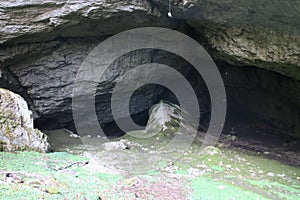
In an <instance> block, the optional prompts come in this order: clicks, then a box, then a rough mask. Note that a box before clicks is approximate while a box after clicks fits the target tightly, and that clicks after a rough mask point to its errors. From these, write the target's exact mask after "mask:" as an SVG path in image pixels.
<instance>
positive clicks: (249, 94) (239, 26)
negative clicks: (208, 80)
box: [0, 0, 300, 134]
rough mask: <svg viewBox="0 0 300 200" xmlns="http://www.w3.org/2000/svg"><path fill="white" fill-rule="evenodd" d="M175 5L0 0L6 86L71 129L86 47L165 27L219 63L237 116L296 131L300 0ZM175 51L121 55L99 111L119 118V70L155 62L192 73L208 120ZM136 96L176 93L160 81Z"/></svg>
mask: <svg viewBox="0 0 300 200" xmlns="http://www.w3.org/2000/svg"><path fill="white" fill-rule="evenodd" d="M171 5H172V6H171V8H172V15H173V18H168V17H167V12H168V1H164V0H134V1H131V0H125V1H124V0H123V1H118V0H114V1H98V0H94V1H88V0H86V1H82V0H81V1H77V0H72V1H67V0H59V1H56V0H46V1H42V0H29V1H17V2H16V1H12V0H8V1H5V2H0V47H1V48H0V86H1V87H5V88H8V89H10V90H12V91H15V92H17V93H19V94H21V95H22V96H23V97H24V98H25V99H26V101H27V102H28V103H29V106H30V108H31V109H32V110H33V112H34V118H35V119H36V122H37V123H38V124H39V125H40V126H41V127H43V128H50V129H51V128H59V127H67V128H70V127H72V126H73V125H72V123H73V122H72V114H71V98H72V89H73V83H74V79H75V76H76V72H77V69H78V68H79V66H80V64H81V62H82V61H83V59H84V58H85V56H86V55H87V54H88V53H89V51H90V50H91V49H92V48H93V47H95V45H97V44H98V43H99V42H101V41H103V40H104V39H106V38H108V37H109V36H111V35H113V34H116V33H118V32H120V31H123V30H128V29H130V28H135V27H143V26H160V27H167V28H172V29H175V30H178V31H181V32H183V33H185V34H187V35H189V36H191V37H192V38H194V39H195V40H197V41H198V42H199V43H200V44H202V45H203V46H204V47H205V48H206V49H207V50H208V51H209V52H210V54H211V55H212V56H213V58H214V59H215V60H216V61H217V62H218V66H219V68H220V70H221V71H222V73H223V77H224V81H225V84H226V87H227V90H228V95H229V100H230V101H229V107H230V109H232V110H236V112H235V113H237V114H235V115H236V116H239V115H243V116H248V117H249V116H250V118H252V119H255V118H257V119H260V120H261V121H262V122H263V121H266V122H267V123H268V124H271V125H273V126H274V127H275V128H278V127H280V128H281V129H283V130H285V131H286V132H291V133H293V134H296V133H297V134H299V132H300V131H297V130H299V128H297V127H299V124H300V122H299V118H300V117H299V115H300V114H299V112H297V110H299V102H300V99H299V96H300V95H299V94H300V92H299V81H297V80H300V69H299V68H300V48H299V47H300V14H299V13H300V2H299V1H295V0H270V1H260V0H253V1H247V0H237V1H232V0H173V1H172V3H171ZM170 56H171V55H170V54H167V53H165V52H159V53H157V52H156V51H151V50H148V51H146V50H145V51H140V52H132V53H130V54H128V55H126V56H125V57H123V58H120V59H118V60H117V61H116V62H115V63H114V64H113V65H112V66H111V68H110V70H108V72H107V76H106V78H105V79H103V80H102V82H101V84H100V85H101V86H99V88H98V90H97V91H98V93H97V104H96V109H97V110H98V111H99V113H100V112H101V114H99V116H98V118H99V120H100V121H101V122H102V123H108V122H111V120H112V117H111V111H110V102H109V99H110V95H111V92H112V89H113V86H114V84H115V82H116V80H117V78H118V77H119V76H120V75H122V74H124V73H125V72H126V71H127V70H128V69H130V68H132V67H134V66H137V65H139V64H143V63H149V62H153V61H156V62H160V63H164V64H168V65H172V66H175V67H177V69H178V70H179V71H181V72H182V73H184V74H185V75H186V76H187V77H188V79H189V80H190V81H191V82H193V84H194V87H195V89H196V90H197V93H198V95H199V99H202V100H203V99H204V100H203V103H202V105H201V106H202V107H203V109H201V110H203V111H204V112H203V115H204V116H205V117H206V121H208V119H209V99H208V98H207V94H206V92H207V91H206V89H205V87H204V86H203V83H202V82H201V80H200V79H199V78H195V77H193V76H194V73H193V71H192V69H191V66H189V65H188V64H187V63H186V62H184V61H182V59H180V58H177V57H174V56H173V57H170ZM257 67H258V68H264V69H266V70H269V71H273V72H276V73H271V72H270V73H269V72H266V71H264V70H258V69H257ZM228 71H229V72H228ZM277 73H279V74H281V75H282V76H281V75H278V74H277ZM227 75H228V76H227ZM287 77H289V78H287ZM266 91H269V92H267V93H266ZM138 96H141V97H142V98H141V99H139V100H138V99H137V100H136V101H134V102H132V105H133V108H132V109H131V111H132V114H137V113H140V112H142V111H145V110H147V109H148V108H149V107H150V106H151V105H152V104H153V103H155V102H157V100H158V99H159V98H160V97H162V96H164V97H166V98H171V97H170V94H167V92H166V91H165V90H164V89H163V88H161V87H157V86H149V87H148V88H146V89H144V90H142V91H140V95H138ZM285 96H286V98H284V97H285ZM242 102H246V103H242ZM261 104H263V105H264V106H262V107H263V109H260V105H261ZM244 105H247V106H244ZM277 105H279V106H277ZM277 108H278V109H277ZM257 116H259V117H257ZM233 118H234V117H233ZM244 118H245V117H244ZM204 121H205V119H204ZM204 123H205V122H204Z"/></svg>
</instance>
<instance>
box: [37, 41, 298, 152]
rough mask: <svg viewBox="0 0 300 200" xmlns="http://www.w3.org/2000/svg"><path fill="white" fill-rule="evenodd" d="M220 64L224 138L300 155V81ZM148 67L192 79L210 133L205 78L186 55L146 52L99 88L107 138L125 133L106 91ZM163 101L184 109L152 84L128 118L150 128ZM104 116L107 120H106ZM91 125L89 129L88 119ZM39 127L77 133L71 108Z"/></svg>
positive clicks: (125, 60)
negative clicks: (164, 68) (152, 113)
mask: <svg viewBox="0 0 300 200" xmlns="http://www.w3.org/2000/svg"><path fill="white" fill-rule="evenodd" d="M85 42H86V41H84V42H83V44H85ZM214 61H215V63H216V65H217V67H218V69H219V71H220V74H221V76H222V78H223V82H224V85H225V89H226V95H227V116H226V122H225V124H224V129H223V133H224V135H234V136H237V137H238V138H240V139H241V140H242V143H236V144H234V145H236V146H241V147H242V148H245V149H250V150H254V151H261V152H263V151H264V149H263V148H262V147H265V146H267V148H268V149H272V148H277V149H278V147H284V148H283V149H281V150H280V151H290V150H291V151H299V145H298V144H299V139H297V138H299V134H300V122H299V119H300V117H299V116H300V112H299V111H300V109H299V108H300V101H299V95H298V94H300V81H298V80H296V79H293V78H289V77H286V76H283V75H281V74H278V73H276V72H272V71H269V70H266V69H262V68H257V67H255V66H235V65H231V64H229V63H227V62H225V61H223V60H219V59H216V58H214ZM145 63H160V64H165V65H167V66H171V67H172V68H173V69H175V70H177V71H178V72H180V73H181V74H182V75H183V76H184V77H185V78H186V80H188V82H189V83H190V85H191V86H192V88H193V89H194V91H195V93H196V94H197V98H198V103H199V108H200V111H201V116H200V119H201V121H200V123H199V127H201V128H200V129H201V130H204V131H205V130H207V127H208V125H209V122H210V117H211V116H210V113H211V105H210V95H209V92H208V89H207V86H206V84H205V82H204V81H203V78H202V77H201V75H200V74H199V73H198V72H197V71H196V69H194V67H193V66H192V65H191V64H190V63H188V62H187V61H186V60H184V59H183V58H181V57H180V56H177V55H175V54H172V53H170V52H166V51H163V50H157V49H143V50H139V51H133V52H130V53H127V54H125V55H124V56H122V57H120V58H118V59H117V60H116V61H115V62H114V63H113V64H112V65H111V66H112V68H111V71H107V77H108V79H107V80H106V82H104V83H105V84H106V85H103V84H99V88H97V94H99V95H96V98H95V101H96V105H95V109H96V112H97V117H98V120H99V123H100V124H101V127H102V129H103V130H104V133H105V134H106V135H107V137H109V138H118V137H120V136H122V135H124V134H125V133H124V132H123V131H122V130H120V129H119V127H118V126H117V125H116V123H115V121H114V119H113V116H112V113H111V108H110V98H111V92H106V93H103V91H104V90H105V91H112V88H113V87H114V86H115V80H116V79H117V77H119V76H121V75H122V73H123V74H124V73H125V72H126V70H128V69H132V68H134V67H135V66H138V65H141V64H145ZM119 68H120V69H119ZM119 71H121V72H119ZM160 100H165V101H169V102H172V103H175V104H178V100H177V98H176V96H175V95H174V94H173V93H172V91H170V90H168V89H167V88H165V87H162V86H159V85H151V84H147V85H145V86H143V87H141V88H139V89H138V90H136V91H135V92H134V94H133V95H132V97H131V100H130V114H131V116H128V117H131V118H132V119H133V121H134V122H136V123H137V124H138V125H141V126H145V125H146V123H147V121H148V119H149V109H150V108H151V106H153V105H154V104H156V103H158V102H159V101H160ZM71 104H72V99H71V98H70V99H65V100H64V101H63V102H62V105H63V108H65V107H67V106H65V105H71ZM67 108H68V107H67ZM141 108H143V109H141ZM103 112H105V113H104V114H103ZM103 116H105V118H106V119H107V120H103ZM86 119H88V116H87V118H86ZM86 122H87V125H86V126H87V130H89V128H90V127H89V126H88V124H89V123H88V120H87V121H86ZM35 125H36V127H37V128H39V129H41V130H53V129H59V128H66V129H69V130H71V131H73V132H75V133H76V129H75V125H74V121H73V117H72V111H71V110H70V109H69V110H62V111H61V110H59V112H56V113H52V114H48V115H43V116H41V117H39V118H37V119H35ZM92 134H93V133H92Z"/></svg>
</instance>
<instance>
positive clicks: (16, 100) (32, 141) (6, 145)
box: [0, 89, 50, 152]
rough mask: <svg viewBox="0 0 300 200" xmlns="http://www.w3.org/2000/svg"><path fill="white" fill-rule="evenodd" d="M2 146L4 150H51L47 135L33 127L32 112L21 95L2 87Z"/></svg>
mask: <svg viewBox="0 0 300 200" xmlns="http://www.w3.org/2000/svg"><path fill="white" fill-rule="evenodd" d="M0 108H1V109H0V121H1V123H0V147H1V150H2V151H17V150H36V151H41V152H48V151H50V144H49V143H48V138H47V136H46V135H45V134H44V133H42V132H41V131H39V130H37V129H34V128H33V118H32V112H31V111H30V110H28V106H27V103H26V101H25V100H24V99H23V98H22V97H21V96H19V95H17V94H15V93H12V92H10V91H8V90H5V89H0Z"/></svg>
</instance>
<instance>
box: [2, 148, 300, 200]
mask: <svg viewBox="0 0 300 200" xmlns="http://www.w3.org/2000/svg"><path fill="white" fill-rule="evenodd" d="M199 148H200V147H199V145H197V144H192V145H191V147H190V149H189V150H188V151H186V153H184V154H183V156H182V157H180V158H179V159H177V160H176V161H175V162H174V163H172V164H169V165H162V166H161V167H158V168H153V169H149V170H148V169H147V170H146V171H145V172H144V173H135V172H134V171H131V172H129V173H114V172H113V171H112V170H110V171H109V170H101V168H97V167H95V166H94V165H95V164H93V162H92V161H91V160H90V159H91V158H87V157H85V156H83V155H74V154H70V153H67V152H55V153H49V154H41V153H36V152H15V153H7V152H1V153H0V161H1V162H0V173H1V177H0V183H1V184H0V199H5V200H6V199H191V200H194V199H195V200H196V199H291V200H296V199H300V168H299V167H292V166H288V165H284V164H281V163H279V162H277V161H273V160H270V159H267V158H264V157H261V156H260V155H257V154H256V153H253V152H247V151H241V150H237V149H234V148H216V147H209V148H207V149H206V150H205V151H202V153H200V149H199ZM122 151H136V149H134V148H131V149H126V150H122ZM105 155H106V154H105ZM111 155H113V154H111ZM116 155H117V154H116ZM87 161H88V162H87ZM105 162H107V161H106V160H105ZM100 163H101V162H100ZM116 164H120V165H121V164H124V163H122V162H121V161H120V163H118V162H114V163H106V165H111V166H112V167H113V165H116ZM112 169H113V168H112Z"/></svg>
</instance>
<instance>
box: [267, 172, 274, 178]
mask: <svg viewBox="0 0 300 200" xmlns="http://www.w3.org/2000/svg"><path fill="white" fill-rule="evenodd" d="M267 175H268V176H271V177H273V176H275V175H274V173H272V172H269V173H268V174H267Z"/></svg>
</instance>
